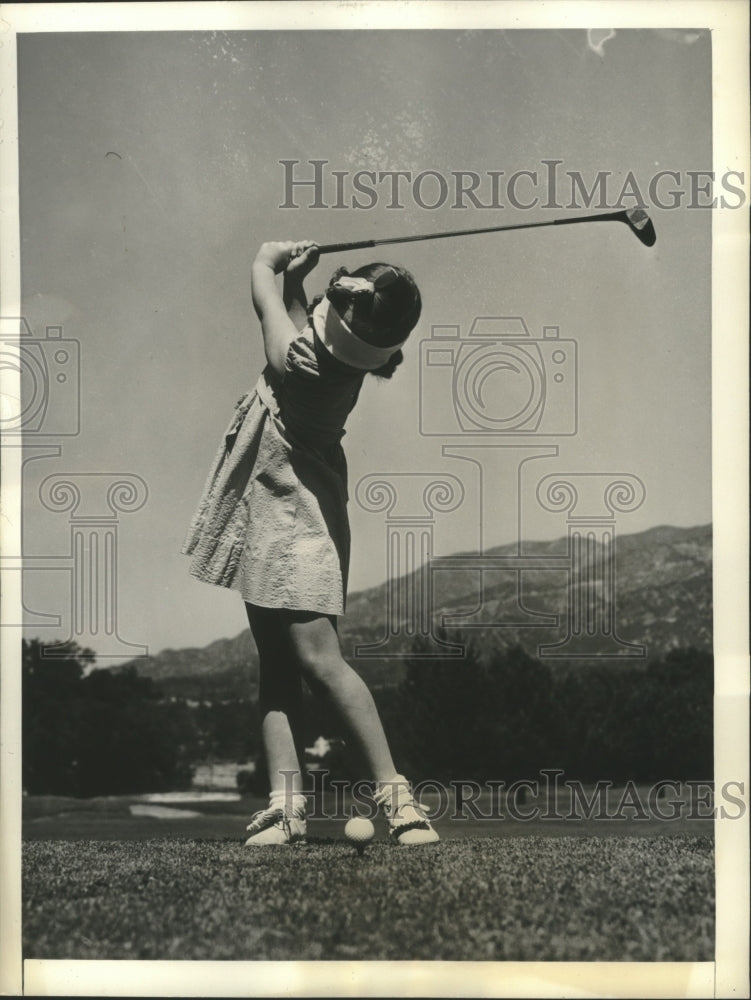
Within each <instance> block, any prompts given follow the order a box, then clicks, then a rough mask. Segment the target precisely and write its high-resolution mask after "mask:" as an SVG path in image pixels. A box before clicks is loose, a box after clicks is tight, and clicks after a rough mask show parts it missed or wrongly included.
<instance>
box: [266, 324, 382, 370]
mask: <svg viewBox="0 0 751 1000" xmlns="http://www.w3.org/2000/svg"><path fill="white" fill-rule="evenodd" d="M285 371H286V374H292V375H299V376H301V377H303V378H314V379H322V378H325V379H332V380H344V381H347V380H362V378H363V376H364V375H365V372H362V371H358V369H356V368H351V367H350V366H349V365H345V364H344V363H343V362H341V361H339V360H338V359H337V358H334V357H332V355H331V354H329V352H328V351H327V350H326V348H325V347H324V345H323V344H322V343H321V341H320V340H319V338H318V336H317V335H316V333H315V330H314V329H313V326H312V324H311V323H308V324H307V325H306V326H305V327H303V329H302V330H301V331H300V332H299V334H298V335H297V337H295V339H294V340H293V341H292V343H291V344H290V345H289V348H288V350H287V359H286V364H285Z"/></svg>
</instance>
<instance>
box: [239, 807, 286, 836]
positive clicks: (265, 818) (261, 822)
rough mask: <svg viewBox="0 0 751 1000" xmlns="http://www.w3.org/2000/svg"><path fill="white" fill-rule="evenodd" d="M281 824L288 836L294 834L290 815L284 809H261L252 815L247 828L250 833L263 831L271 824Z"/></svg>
mask: <svg viewBox="0 0 751 1000" xmlns="http://www.w3.org/2000/svg"><path fill="white" fill-rule="evenodd" d="M277 825H281V827H282V829H283V830H284V832H285V833H286V834H287V836H291V835H292V830H291V827H290V822H289V817H288V816H287V814H286V812H285V811H284V809H259V810H258V812H255V813H253V815H252V816H251V817H250V823H248V825H247V827H246V828H245V829H246V830H247V832H248V833H261V831H262V830H268V829H269V827H271V826H277Z"/></svg>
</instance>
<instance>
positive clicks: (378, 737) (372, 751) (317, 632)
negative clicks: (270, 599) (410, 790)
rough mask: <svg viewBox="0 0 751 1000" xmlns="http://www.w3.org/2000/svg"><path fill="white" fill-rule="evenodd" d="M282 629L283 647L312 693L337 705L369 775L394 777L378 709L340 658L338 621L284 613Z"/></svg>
mask: <svg viewBox="0 0 751 1000" xmlns="http://www.w3.org/2000/svg"><path fill="white" fill-rule="evenodd" d="M281 627H282V629H283V631H284V634H285V645H288V648H289V650H290V653H291V654H292V656H293V659H294V662H295V663H296V664H297V666H298V668H299V670H300V673H301V674H302V676H303V677H304V678H305V681H306V682H307V684H308V686H309V687H310V689H311V691H312V692H313V694H314V695H316V696H318V697H321V698H324V699H325V700H327V701H328V702H329V703H330V704H331V705H333V707H334V708H335V709H336V711H337V713H338V715H339V717H340V718H341V720H342V722H343V723H344V725H345V726H346V729H347V731H348V735H349V736H350V737H351V738H352V740H353V741H354V743H355V744H356V747H357V749H358V750H359V752H360V753H361V755H362V756H363V758H364V760H365V762H366V764H367V767H368V770H369V771H370V777H371V778H373V779H375V780H376V781H384V782H386V781H390V780H391V779H392V778H393V777H394V775H395V774H396V768H395V767H394V761H393V760H392V757H391V751H390V750H389V746H388V743H387V741H386V734H385V733H384V731H383V726H382V725H381V720H380V717H379V715H378V710H377V709H376V706H375V702H374V701H373V696H372V695H371V693H370V691H369V690H368V687H367V685H366V684H365V682H364V681H363V680H362V678H361V677H360V676H359V674H357V673H356V672H355V671H354V670H353V669H352V667H351V666H350V665H349V664H348V663H347V661H346V660H345V659H344V658H343V657H342V653H341V649H340V646H339V636H338V635H337V633H336V626H335V619H334V618H332V617H329V616H327V615H320V614H314V613H309V612H286V613H284V614H283V616H282V619H281Z"/></svg>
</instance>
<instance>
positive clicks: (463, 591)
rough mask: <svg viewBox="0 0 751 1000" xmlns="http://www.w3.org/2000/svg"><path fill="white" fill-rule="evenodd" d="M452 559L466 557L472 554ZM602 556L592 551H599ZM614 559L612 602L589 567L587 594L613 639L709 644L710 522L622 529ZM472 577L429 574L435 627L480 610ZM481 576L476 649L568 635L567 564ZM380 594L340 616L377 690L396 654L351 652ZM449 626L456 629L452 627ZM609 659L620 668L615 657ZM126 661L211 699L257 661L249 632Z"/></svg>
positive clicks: (374, 632)
mask: <svg viewBox="0 0 751 1000" xmlns="http://www.w3.org/2000/svg"><path fill="white" fill-rule="evenodd" d="M516 551H517V546H516V544H512V545H505V546H499V547H497V548H495V549H491V550H489V551H488V552H487V555H488V556H508V555H513V554H514V553H515V552H516ZM522 551H523V552H524V554H525V555H534V556H539V557H545V556H562V555H565V554H566V551H567V540H566V539H565V538H560V539H557V540H555V541H553V542H528V543H523V545H522ZM458 555H463V556H471V553H461V554H458ZM599 555H600V553H599V552H598V553H595V556H596V557H598V556H599ZM591 561H593V560H590V562H591ZM614 563H615V598H616V601H615V607H613V606H611V604H610V602H609V601H608V600H607V590H606V587H605V585H604V583H603V581H602V580H601V579H599V574H598V573H594V582H593V584H592V586H591V588H590V590H589V594H590V596H591V595H593V594H594V595H596V599H599V600H600V601H601V613H602V615H603V616H607V615H608V614H609V615H610V616H611V620H612V621H614V622H615V630H616V633H617V636H618V638H619V639H620V640H622V641H623V642H624V643H636V644H640V645H642V646H646V648H647V656H648V657H649V658H653V657H657V656H660V655H662V654H663V653H664V652H665V651H667V650H668V649H671V648H674V647H677V646H696V647H698V648H700V649H705V650H711V648H712V528H711V525H702V526H699V527H694V528H675V527H670V526H660V527H656V528H651V529H649V530H648V531H644V532H641V533H638V534H632V535H623V536H621V537H619V538H618V541H617V554H616V558H615V561H614ZM479 576H480V574H479V573H478V572H477V571H476V570H470V569H460V570H451V571H443V570H442V571H441V572H440V573H437V574H435V594H434V607H435V613H434V623H435V627H437V626H439V625H440V623H441V621H442V616H444V615H449V614H453V615H456V614H457V613H460V612H467V611H471V610H472V609H474V608H476V607H477V606H478V603H479V600H478V598H479V592H480V582H479ZM484 577H485V579H484V601H483V608H482V612H481V613H480V614H478V615H477V616H476V617H475V618H474V619H473V623H474V627H473V628H471V629H466V628H465V629H462V632H461V635H460V638H461V640H462V641H466V639H467V638H468V637H471V638H472V639H474V640H476V641H478V642H479V643H480V644H481V645H484V644H487V643H492V644H493V646H494V647H497V646H508V645H514V644H517V643H518V644H519V645H521V646H523V647H524V649H525V650H526V651H527V652H528V653H530V654H531V655H539V650H538V647H539V646H540V645H545V644H552V643H556V642H559V641H560V640H561V639H562V638H563V637H564V636H565V634H566V617H567V609H568V607H569V598H570V597H572V595H571V594H570V588H571V586H572V585H571V583H570V580H569V579H568V574H567V573H566V572H565V571H564V570H562V569H535V570H524V571H523V572H522V573H521V587H520V588H517V582H516V572H515V571H510V570H502V571H500V570H496V571H487V572H486V573H485V574H484ZM410 582H411V581H410V579H409V578H405V579H403V580H402V581H400V583H401V584H402V585H406V586H407V587H409V584H410ZM517 589H520V591H521V595H522V596H521V604H522V605H523V611H522V612H521V613H520V611H519V609H518V608H517ZM574 596H575V595H574ZM387 597H388V588H387V585H386V584H385V583H384V584H381V585H379V586H377V587H372V588H369V589H368V590H363V591H359V592H358V593H355V594H352V595H350V597H349V600H348V605H347V614H346V616H345V617H344V618H343V619H342V621H341V623H340V635H341V640H342V648H343V650H344V654H345V656H346V657H347V658H349V659H350V660H351V661H352V662H353V665H354V666H355V667H356V669H357V670H358V672H359V673H361V674H362V676H363V677H365V679H366V680H367V681H368V683H369V684H370V685H371V686H374V687H383V686H389V685H392V684H395V683H397V682H398V681H399V679H400V678H401V676H402V671H403V667H402V665H401V662H400V660H399V659H398V657H396V658H395V657H392V658H385V659H378V658H375V657H372V656H368V657H363V656H358V657H355V656H354V650H355V648H356V647H357V646H358V645H367V644H372V643H377V642H378V641H379V640H380V639H381V638H382V637H383V636H384V635H385V631H386V607H387ZM525 612H526V613H528V612H534V613H537V614H538V615H546V616H548V620H549V618H550V616H551V615H557V616H558V618H559V622H560V624H558V625H555V626H550V625H549V626H547V627H540V626H539V625H535V626H534V627H531V626H530V625H529V624H519V622H520V621H522V620H527V621H528V620H529V616H528V614H525ZM505 623H517V624H505ZM452 632H455V634H456V630H455V629H453V628H452ZM598 643H599V640H598V641H597V642H596V643H595V648H593V650H592V653H593V655H598V656H599V655H600V654H601V652H602V649H601V648H600V647H599V645H598ZM408 645H409V639H407V638H405V639H404V640H403V642H402V645H401V647H400V646H399V645H398V644H397V646H396V647H395V648H396V649H397V651H398V650H399V648H403V649H404V650H405V651H406V649H407V648H408ZM393 648H394V647H392V650H393ZM625 651H626V650H625V647H624V652H625ZM551 662H554V663H556V664H561V665H564V664H571V665H576V664H577V663H581V662H584V661H582V660H581V659H570V658H566V659H556V660H554V661H551ZM611 662H614V663H616V664H617V660H614V661H611ZM132 663H133V665H134V666H136V667H137V669H138V672H139V673H141V674H143V675H145V676H149V677H152V678H153V679H154V680H155V681H157V682H158V683H159V684H160V685H161V686H162V688H163V690H164V691H165V693H167V694H171V695H176V696H182V697H191V698H204V699H211V700H215V699H221V698H232V697H248V696H250V697H253V698H255V697H256V695H257V686H258V660H257V656H256V652H255V647H254V645H253V642H252V639H251V636H250V632H249V630H247V629H246V630H245V631H243V632H241V633H240V635H238V636H236V637H235V638H233V639H218V640H216V641H215V642H212V643H211V644H210V645H208V646H206V647H204V648H203V649H195V648H189V649H178V650H175V649H165V650H163V651H162V652H160V653H158V654H157V655H156V656H153V657H149V658H146V659H137V660H133V661H132Z"/></svg>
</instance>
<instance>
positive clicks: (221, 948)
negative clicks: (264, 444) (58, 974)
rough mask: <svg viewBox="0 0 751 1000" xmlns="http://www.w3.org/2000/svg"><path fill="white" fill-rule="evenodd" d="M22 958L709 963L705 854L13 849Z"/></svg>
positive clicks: (385, 847) (568, 842) (671, 843)
mask: <svg viewBox="0 0 751 1000" xmlns="http://www.w3.org/2000/svg"><path fill="white" fill-rule="evenodd" d="M23 865H24V897H23V898H24V923H23V934H24V955H25V957H26V958H51V959H55V958H65V959H192V960H201V959H203V960H213V959H235V960H249V959H250V960H259V959H265V960H292V959H297V960H317V959H324V960H325V959H338V960H389V959H391V960H393V959H399V960H404V959H421V960H429V959H442V960H453V961H456V960H472V961H504V960H505V961H509V960H515V961H531V960H534V961H577V960H580V961H594V960H599V961H661V962H665V961H711V960H713V958H714V857H713V841H712V838H711V837H708V836H702V835H699V836H696V835H694V836H690V835H689V836H685V835H680V834H677V835H673V836H649V837H632V836H618V837H614V836H610V837H594V836H576V837H566V836H557V837H544V836H534V835H527V836H516V837H486V836H484V837H476V838H474V839H472V838H464V839H457V840H443V841H442V842H441V843H440V844H437V845H435V846H431V847H425V848H422V849H411V850H410V849H408V848H400V847H398V846H395V845H392V844H388V843H384V842H383V841H381V840H377V841H375V842H374V843H372V844H371V845H370V846H369V847H368V848H367V850H366V851H365V853H364V855H363V856H362V857H358V856H357V854H356V853H355V851H354V850H353V849H352V848H351V847H350V846H349V845H348V844H347V843H346V842H345V841H344V840H341V839H338V840H334V839H332V838H327V837H312V838H311V839H310V840H309V841H308V843H307V844H299V845H295V846H293V847H286V848H271V849H266V850H261V849H256V850H252V849H247V848H244V847H243V846H242V843H241V842H238V841H237V840H236V839H232V840H229V839H196V838H195V837H178V838H155V837H152V838H151V839H146V840H140V841H138V840H88V841H86V840H79V841H75V842H74V841H68V840H59V839H56V840H52V839H39V840H33V841H26V842H25V844H24V855H23Z"/></svg>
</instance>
